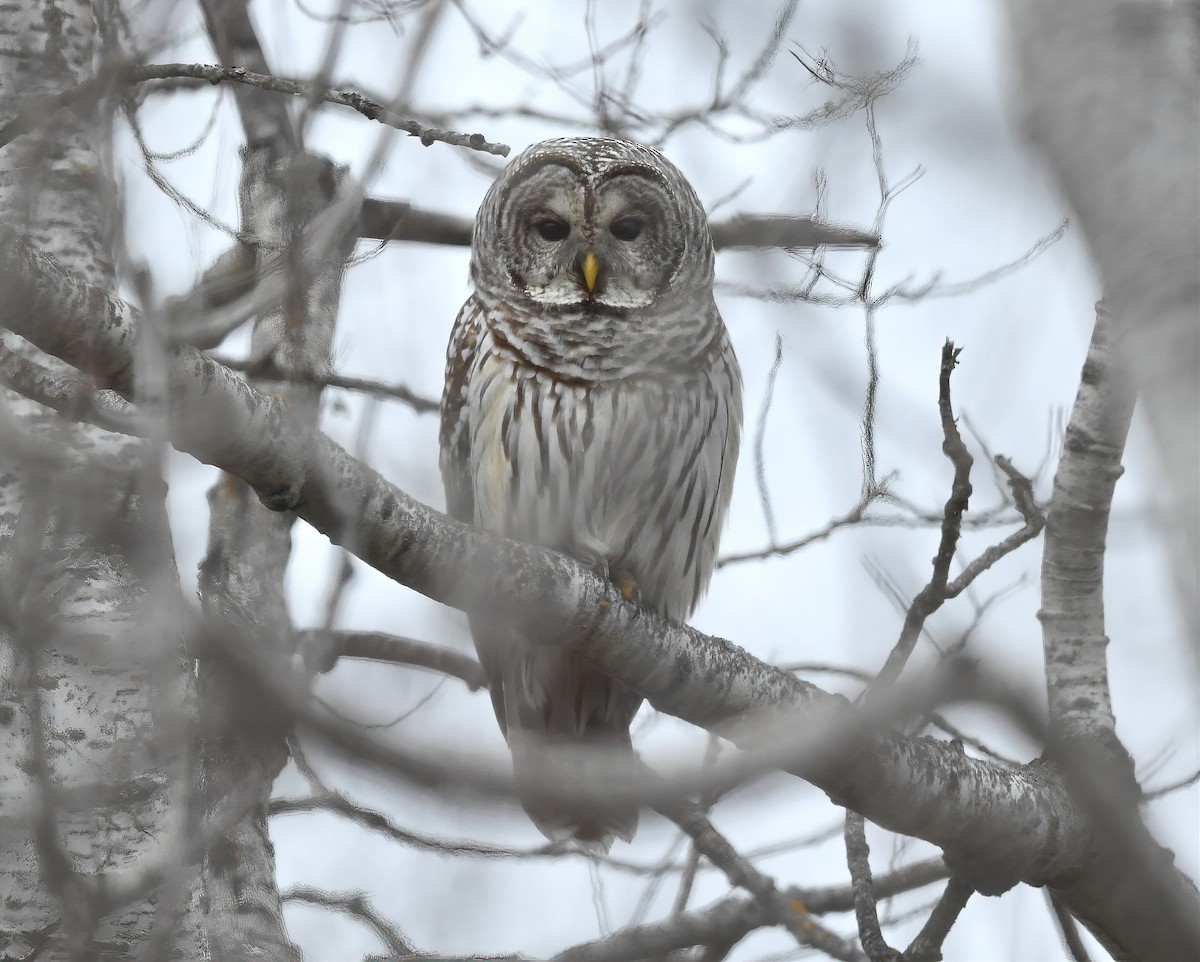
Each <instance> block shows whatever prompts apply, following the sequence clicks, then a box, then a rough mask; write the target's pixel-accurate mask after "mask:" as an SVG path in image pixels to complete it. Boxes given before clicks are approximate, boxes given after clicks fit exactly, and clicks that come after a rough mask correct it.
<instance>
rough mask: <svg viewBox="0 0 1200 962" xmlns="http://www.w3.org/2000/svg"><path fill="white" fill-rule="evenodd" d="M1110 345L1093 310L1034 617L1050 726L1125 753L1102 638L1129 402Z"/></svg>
mask: <svg viewBox="0 0 1200 962" xmlns="http://www.w3.org/2000/svg"><path fill="white" fill-rule="evenodd" d="M1115 339H1116V327H1115V322H1114V318H1113V317H1112V316H1111V315H1110V314H1109V312H1108V311H1107V310H1105V308H1104V306H1103V304H1102V303H1101V304H1097V305H1096V326H1095V328H1094V329H1093V331H1092V341H1091V344H1090V345H1089V347H1088V354H1087V359H1086V360H1085V361H1084V364H1083V376H1082V378H1081V380H1080V384H1079V393H1078V395H1077V396H1076V398H1075V405H1074V407H1073V408H1072V410H1071V420H1070V421H1069V423H1068V424H1067V435H1066V441H1065V443H1064V445H1063V454H1062V460H1061V461H1060V462H1059V465H1058V471H1057V473H1056V474H1055V476H1054V498H1053V500H1052V501H1051V504H1050V512H1049V523H1048V527H1047V530H1046V550H1045V554H1044V555H1043V558H1042V609H1041V611H1040V612H1038V617H1039V619H1041V622H1042V644H1043V647H1044V649H1045V658H1046V688H1047V693H1048V695H1049V700H1050V720H1051V724H1052V725H1053V726H1054V727H1055V728H1056V730H1057V731H1058V732H1059V734H1061V735H1064V736H1066V737H1089V736H1091V737H1096V738H1100V739H1103V740H1105V741H1106V742H1108V743H1109V744H1110V745H1111V746H1112V747H1114V749H1115V751H1116V754H1117V755H1118V756H1121V757H1125V753H1124V749H1121V748H1120V746H1119V743H1116V731H1115V729H1116V720H1115V719H1114V718H1113V713H1112V700H1111V697H1110V695H1109V688H1108V664H1107V660H1106V657H1105V649H1106V648H1107V647H1108V637H1107V636H1106V635H1105V634H1104V547H1105V538H1106V537H1107V535H1108V515H1109V511H1110V510H1111V508H1112V498H1113V489H1114V488H1115V487H1116V483H1117V479H1118V478H1119V477H1120V476H1121V474H1122V471H1123V468H1122V467H1121V454H1122V452H1123V451H1124V449H1125V437H1126V435H1127V434H1128V432H1129V425H1130V422H1131V421H1132V419H1133V404H1134V391H1133V388H1132V385H1131V384H1130V383H1129V381H1128V380H1127V379H1126V377H1125V375H1124V372H1123V371H1122V369H1121V364H1120V360H1119V358H1118V355H1117V353H1116V344H1115ZM1126 761H1127V757H1126Z"/></svg>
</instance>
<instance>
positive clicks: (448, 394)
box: [438, 297, 482, 524]
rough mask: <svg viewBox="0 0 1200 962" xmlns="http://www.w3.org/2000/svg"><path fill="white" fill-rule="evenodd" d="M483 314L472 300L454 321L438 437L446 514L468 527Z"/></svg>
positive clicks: (472, 515) (472, 512)
mask: <svg viewBox="0 0 1200 962" xmlns="http://www.w3.org/2000/svg"><path fill="white" fill-rule="evenodd" d="M481 311H482V307H481V305H480V304H479V303H478V302H477V301H476V300H475V298H474V297H471V298H469V299H468V300H467V302H466V303H465V304H464V305H463V307H462V310H461V311H459V312H458V318H457V319H456V320H455V322H454V330H453V332H452V333H451V335H450V345H449V347H448V348H447V350H446V384H445V387H444V388H443V389H442V408H441V429H440V431H439V435H438V440H439V444H440V447H441V454H440V457H439V464H440V467H441V469H442V485H443V487H444V488H445V489H446V513H447V514H449V515H450V517H452V518H454V519H456V520H458V521H464V522H466V523H467V524H474V522H475V495H474V482H473V480H472V476H471V474H472V472H471V431H470V424H469V423H468V413H467V394H468V382H469V380H470V377H471V369H472V367H473V366H474V363H475V354H476V351H477V350H478V347H479V338H480V334H481V327H482V324H481Z"/></svg>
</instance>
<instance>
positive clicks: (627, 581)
mask: <svg viewBox="0 0 1200 962" xmlns="http://www.w3.org/2000/svg"><path fill="white" fill-rule="evenodd" d="M615 583H616V586H617V590H618V591H620V592H621V597H623V598H624V599H625V600H626V601H632V602H635V603H636V602H637V601H638V599H639V598H640V597H641V594H642V593H641V590H640V589H639V588H638V583H637V579H636V578H635V577H634V576H633V575H632V574H630V573H629V572H628V571H622V572H620V573H619V574H618V575H617V577H616V579H615Z"/></svg>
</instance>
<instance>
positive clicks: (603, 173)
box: [471, 137, 713, 313]
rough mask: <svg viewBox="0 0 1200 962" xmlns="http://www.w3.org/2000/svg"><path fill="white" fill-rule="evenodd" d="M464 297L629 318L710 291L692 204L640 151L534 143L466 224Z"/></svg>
mask: <svg viewBox="0 0 1200 962" xmlns="http://www.w3.org/2000/svg"><path fill="white" fill-rule="evenodd" d="M471 277H472V280H473V281H474V283H475V286H476V289H477V290H479V291H482V292H485V293H488V292H491V293H493V294H497V295H503V296H504V298H505V299H506V300H508V301H509V302H511V301H513V300H514V299H517V300H521V301H524V302H525V303H527V304H530V305H536V306H537V307H540V308H544V309H548V310H549V311H550V312H552V313H554V312H560V311H561V312H567V313H576V312H580V311H582V312H585V313H596V312H608V313H623V312H628V311H637V312H641V310H642V309H647V308H655V309H661V308H664V307H667V306H669V304H670V303H671V302H672V301H674V300H676V299H678V298H681V297H687V298H692V299H694V298H695V297H696V296H697V294H698V293H700V292H702V291H708V290H710V289H711V286H712V277H713V247H712V237H711V235H710V234H709V230H708V220H707V218H706V217H705V214H704V208H703V206H702V205H701V203H700V199H699V198H698V197H697V196H696V192H695V191H694V190H693V189H692V186H691V185H690V184H689V183H688V182H687V180H686V179H685V178H684V176H683V174H682V173H680V171H679V169H678V168H677V167H676V166H675V165H674V164H672V163H671V162H670V161H669V160H667V159H666V158H665V157H664V156H663V155H662V154H660V153H659V152H658V151H657V150H655V149H653V148H652V147H646V146H643V145H642V144H635V143H632V142H630V141H625V140H612V139H608V138H603V137H564V138H560V139H557V140H546V141H543V142H542V143H539V144H534V145H533V146H532V147H530V148H529V149H528V150H526V151H525V152H524V153H522V154H521V155H520V156H519V157H517V158H516V160H514V161H513V162H512V163H511V164H509V166H508V167H507V168H505V170H504V172H503V173H502V174H501V175H500V177H499V179H498V180H497V181H496V182H495V184H493V185H492V188H491V190H489V191H488V194H487V196H486V197H485V198H484V201H483V204H482V206H481V207H480V208H479V215H478V216H477V217H476V219H475V235H474V240H473V242H472V254H471Z"/></svg>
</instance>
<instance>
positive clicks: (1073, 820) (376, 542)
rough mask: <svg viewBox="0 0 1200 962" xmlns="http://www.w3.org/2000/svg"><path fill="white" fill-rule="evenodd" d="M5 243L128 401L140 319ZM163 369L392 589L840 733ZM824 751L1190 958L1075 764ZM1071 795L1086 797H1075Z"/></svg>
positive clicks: (835, 710)
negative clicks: (524, 620) (484, 614)
mask: <svg viewBox="0 0 1200 962" xmlns="http://www.w3.org/2000/svg"><path fill="white" fill-rule="evenodd" d="M0 241H3V243H0V287H2V288H3V289H4V290H5V291H6V293H7V295H8V299H7V302H6V304H7V310H6V312H5V313H4V315H3V323H4V324H5V325H6V326H8V327H9V328H10V329H12V330H13V331H14V332H15V333H18V334H20V335H22V336H24V337H27V338H29V339H30V340H31V341H33V342H34V343H36V344H37V345H38V346H39V347H41V348H42V349H43V350H45V351H47V352H49V353H52V354H55V355H57V356H60V357H62V358H63V359H64V360H66V361H68V362H69V363H72V364H74V365H76V366H77V367H80V368H83V369H86V370H87V371H88V372H89V373H90V374H91V375H92V376H93V377H94V378H96V380H97V381H98V383H100V384H101V385H103V386H105V387H111V388H113V389H114V390H117V391H119V392H120V393H122V394H123V395H125V396H126V397H129V396H130V395H131V393H132V391H133V384H132V379H131V371H132V361H133V351H132V347H133V344H134V343H135V341H136V338H137V336H138V332H139V318H138V317H137V315H136V312H135V311H134V310H133V309H132V308H131V307H130V306H129V305H128V304H126V303H124V302H123V301H121V300H119V299H118V298H116V297H114V296H113V295H111V294H109V293H108V292H106V291H104V290H101V289H99V288H95V287H92V286H90V285H88V284H87V283H85V282H84V281H83V280H82V279H80V278H78V277H76V276H74V275H72V274H70V273H69V272H67V271H64V270H63V269H62V268H61V267H60V266H59V265H58V264H57V263H56V262H55V261H54V260H53V259H52V258H50V257H47V256H46V255H43V254H41V253H39V252H37V251H35V250H32V249H31V248H29V247H28V246H27V245H25V244H24V243H22V242H21V241H20V240H19V239H18V238H17V237H16V236H14V235H13V234H11V232H4V233H3V234H2V235H0ZM141 334H142V336H148V335H147V332H146V331H145V330H144V329H143V330H142V331H141ZM166 368H167V369H166V370H165V371H164V372H163V374H164V377H165V378H166V381H167V385H168V388H169V399H170V400H169V412H168V413H169V424H170V432H171V437H172V441H173V443H175V444H176V446H177V447H179V448H180V449H181V450H185V451H188V452H190V453H192V454H194V455H195V456H196V457H198V458H200V459H201V460H204V461H207V462H209V463H213V464H217V465H218V466H220V467H222V468H224V469H225V470H227V471H230V472H231V473H234V474H236V475H238V476H239V477H241V478H243V479H245V480H246V481H248V482H249V483H250V484H251V485H252V486H253V487H254V489H255V491H256V492H257V493H258V496H259V498H260V499H261V500H262V501H263V503H264V504H266V505H267V506H268V507H271V508H273V509H276V510H287V509H290V510H293V511H295V512H296V513H297V514H298V515H299V516H300V517H302V518H304V519H305V520H307V521H309V522H310V523H311V524H312V525H313V526H314V527H316V528H317V529H318V530H320V531H322V532H323V533H325V534H326V535H327V536H328V537H329V538H330V539H331V540H333V541H334V542H335V543H338V544H342V545H345V546H347V547H349V548H350V549H351V550H353V551H354V553H355V554H356V555H358V556H359V557H360V558H362V559H363V560H364V561H366V562H367V563H368V564H371V565H372V566H374V567H376V568H377V569H379V570H380V571H382V572H383V573H385V574H386V575H388V576H389V577H391V578H393V579H395V580H397V581H399V582H400V583H402V584H406V585H408V586H409V587H412V588H414V589H416V590H418V591H420V592H422V593H423V594H426V595H427V596H429V597H431V598H434V599H436V600H438V601H441V602H443V603H445V604H449V605H452V606H454V607H457V608H462V609H468V610H477V611H488V610H511V608H512V606H513V605H514V603H516V604H519V605H520V606H522V607H525V606H528V610H533V611H536V612H538V620H539V622H542V623H548V624H552V625H554V626H555V629H554V635H555V637H563V638H571V639H573V640H574V641H575V643H576V644H577V647H578V650H579V651H580V652H581V653H582V654H583V655H584V657H586V658H588V659H589V660H591V661H592V662H594V663H595V664H596V665H597V667H599V668H600V669H601V670H603V671H605V672H606V673H608V674H611V675H613V676H614V677H616V678H618V679H620V680H621V681H622V682H624V683H626V684H628V685H630V686H632V687H634V688H636V689H637V690H638V691H639V692H641V693H642V694H644V695H645V696H646V697H647V698H648V699H649V700H650V701H651V703H652V704H653V705H654V706H655V707H656V708H658V709H660V710H662V711H665V712H668V713H670V714H674V715H676V716H678V717H680V718H683V719H684V720H686V721H688V722H690V723H692V724H696V725H700V726H703V727H705V728H708V729H710V730H713V731H716V732H718V733H719V734H722V735H723V736H725V737H728V738H730V739H731V740H733V741H735V743H739V744H742V745H743V746H746V747H757V746H758V745H759V742H758V737H759V732H760V731H761V729H760V727H759V726H758V725H748V724H747V723H748V722H753V721H759V722H761V721H762V720H763V719H764V717H766V718H778V717H780V715H779V713H781V712H784V711H786V712H787V713H789V714H788V716H787V717H788V718H789V724H790V728H791V730H794V729H795V725H796V721H795V719H796V716H797V715H799V716H803V715H804V714H806V713H809V712H813V711H825V712H828V713H829V715H828V716H827V717H831V718H836V717H842V718H845V719H847V721H848V722H852V718H851V716H850V715H848V714H845V705H844V702H843V701H842V700H841V699H838V698H836V697H834V696H830V695H828V694H827V693H825V692H822V691H821V690H820V689H818V688H816V687H814V686H812V685H808V684H806V683H804V682H802V681H800V680H798V679H796V678H794V677H792V676H791V675H789V674H787V673H786V672H782V671H780V670H778V669H776V668H774V667H772V666H770V665H766V664H764V663H763V662H761V661H758V660H757V659H755V658H753V657H751V656H750V655H749V654H747V653H746V652H745V651H743V650H742V649H740V648H738V647H737V646H735V645H732V644H730V643H729V642H727V641H725V640H723V639H719V638H713V637H710V636H707V635H704V634H702V633H700V632H698V631H695V630H694V629H692V628H690V627H688V626H685V625H680V624H676V623H672V622H668V621H664V620H662V619H661V618H658V617H657V616H655V615H654V614H652V613H651V612H649V611H647V610H645V609H642V608H639V607H638V606H636V605H634V604H631V603H629V602H626V601H625V599H624V598H623V597H622V595H621V594H620V592H619V591H618V589H617V588H616V587H615V586H614V585H613V584H612V583H610V582H608V581H607V580H605V579H603V578H601V577H600V576H599V575H597V574H596V573H595V572H594V571H592V570H591V569H590V568H588V567H587V566H585V565H581V564H579V563H578V562H575V561H573V560H572V559H569V558H567V557H565V556H563V555H560V554H557V553H555V552H551V551H546V550H543V549H538V548H535V547H532V546H529V545H523V544H517V543H514V542H508V541H504V540H501V539H497V538H495V537H491V536H488V535H485V534H483V533H481V532H479V531H477V530H474V529H472V528H470V527H468V526H466V525H462V524H459V523H457V522H454V521H452V520H450V519H449V518H447V517H445V516H444V515H441V514H439V513H438V512H436V511H433V510H431V509H430V508H428V507H426V506H424V505H422V504H420V503H419V502H417V501H415V500H414V499H412V498H410V497H409V496H408V495H406V494H405V493H404V492H402V491H400V490H399V489H397V488H395V487H394V486H392V485H390V484H389V483H388V482H387V481H386V480H384V479H383V478H382V477H381V476H380V475H379V474H378V473H376V472H375V471H373V470H371V469H370V468H368V467H367V466H365V465H363V464H361V463H360V462H357V461H355V460H354V459H352V458H351V457H349V455H347V454H346V452H345V451H344V450H342V449H341V448H340V447H339V446H338V445H336V444H335V443H333V442H332V441H331V440H329V439H328V438H327V437H325V436H323V435H319V434H313V433H312V432H310V431H308V430H306V429H304V427H303V425H302V424H301V423H300V422H299V421H298V419H297V418H295V417H294V416H293V414H292V413H291V412H290V411H289V410H288V409H287V408H286V406H284V405H283V404H281V403H280V402H278V401H276V400H273V399H269V398H266V397H263V396H262V395H260V394H258V393H257V392H255V391H253V390H252V389H251V388H250V387H249V386H248V385H247V384H246V383H245V382H244V381H243V380H242V379H241V378H239V377H238V376H237V375H235V374H234V373H233V372H231V371H229V370H228V369H226V368H223V367H221V366H220V365H218V364H216V363H215V362H213V361H212V359H211V358H208V357H206V356H204V355H203V354H201V353H200V352H198V351H196V350H194V349H192V348H189V347H186V346H181V347H179V348H178V349H177V350H176V352H175V353H174V354H173V355H170V356H168V358H167V364H166ZM793 712H794V713H796V715H792V714H790V713H793ZM839 713H841V714H839ZM851 727H852V729H853V725H852V726H851ZM835 743H836V745H837V750H832V749H827V750H825V751H823V752H816V753H814V754H812V755H809V756H806V761H805V762H804V764H803V765H798V764H792V765H790V766H788V768H789V770H792V771H794V772H795V773H796V774H798V775H800V776H801V777H804V778H806V779H807V780H809V781H811V782H813V783H814V784H816V785H818V786H819V787H821V788H822V789H824V790H825V791H826V792H828V793H829V794H830V795H831V796H833V797H834V798H835V799H836V800H837V801H838V802H839V803H841V804H844V805H846V806H848V807H850V808H853V809H854V810H856V811H859V812H861V813H862V814H863V815H865V816H866V817H867V818H870V819H871V820H872V821H873V822H876V823H877V824H880V825H882V826H884V827H887V828H889V829H891V830H893V831H896V832H901V833H904V834H906V835H913V836H916V837H919V838H924V839H927V840H929V841H931V842H933V843H934V844H936V845H939V846H940V847H942V848H943V850H944V851H945V853H946V858H947V862H948V863H949V864H951V866H952V868H953V869H954V871H955V874H956V875H959V876H961V877H962V878H963V880H964V881H965V882H967V883H968V884H970V885H971V886H973V887H974V888H976V889H978V890H980V891H981V892H984V893H985V894H986V893H988V892H997V891H1002V890H1003V889H1005V888H1007V887H1009V886H1011V885H1012V884H1014V883H1016V882H1017V881H1026V882H1029V883H1031V884H1035V885H1044V884H1050V885H1053V886H1054V887H1055V888H1056V890H1057V891H1058V893H1059V895H1060V897H1061V898H1062V900H1063V902H1064V904H1066V905H1067V906H1068V907H1069V908H1070V909H1071V911H1072V912H1074V913H1075V914H1076V915H1078V916H1080V917H1081V918H1086V919H1087V920H1088V922H1089V924H1090V925H1093V926H1097V927H1099V928H1100V929H1101V930H1103V931H1104V933H1105V935H1106V937H1107V939H1108V940H1109V941H1110V942H1111V943H1112V944H1114V945H1118V946H1120V947H1121V949H1122V952H1123V953H1124V954H1126V955H1129V956H1132V957H1152V958H1171V957H1181V958H1182V957H1188V956H1196V955H1198V954H1200V944H1198V943H1197V934H1196V931H1195V925H1194V921H1195V917H1196V913H1197V908H1198V906H1200V899H1198V898H1197V894H1196V891H1195V888H1194V886H1192V885H1191V884H1190V883H1189V882H1188V881H1187V880H1186V878H1185V877H1183V876H1182V875H1181V874H1180V873H1179V872H1178V870H1176V869H1175V868H1174V867H1173V866H1172V865H1170V863H1169V861H1168V860H1167V859H1166V858H1164V857H1163V855H1162V853H1161V851H1160V850H1159V849H1158V848H1157V846H1154V845H1153V843H1152V842H1148V841H1147V839H1148V834H1147V833H1146V832H1145V830H1144V827H1143V826H1141V824H1140V822H1137V821H1136V819H1134V820H1132V821H1131V820H1129V819H1128V818H1124V817H1123V816H1122V814H1121V813H1120V812H1117V813H1113V812H1111V811H1110V810H1109V809H1106V808H1104V802H1105V798H1104V795H1103V793H1101V792H1098V791H1095V790H1094V788H1093V787H1092V782H1091V781H1089V771H1088V769H1087V768H1086V765H1085V764H1084V763H1086V761H1087V759H1086V757H1084V758H1081V759H1079V760H1076V759H1074V758H1072V757H1071V756H1069V755H1068V756H1055V759H1054V761H1055V762H1056V763H1058V764H1062V765H1064V766H1066V767H1067V769H1068V771H1069V774H1070V776H1071V783H1070V785H1069V784H1068V782H1067V780H1065V779H1064V777H1063V776H1062V774H1061V773H1059V772H1058V771H1056V768H1055V766H1054V765H1048V764H1034V765H1031V766H1027V767H1024V768H1019V769H1010V768H1006V767H1002V766H998V765H994V764H991V763H988V762H983V761H980V760H978V759H973V758H970V757H967V756H966V755H965V754H963V753H962V752H961V750H958V749H956V748H955V747H954V746H953V745H949V744H945V743H941V742H937V741H935V740H932V739H928V738H910V737H907V736H905V735H902V734H899V733H896V732H883V733H880V734H878V735H876V736H874V737H870V738H866V739H864V740H863V741H861V742H855V749H854V751H850V752H848V751H846V746H845V745H841V743H840V742H839V741H838V740H837V739H834V740H833V742H832V743H831V744H835ZM1072 786H1074V788H1075V790H1078V791H1084V792H1086V793H1089V794H1088V795H1087V798H1088V802H1089V804H1087V805H1083V804H1080V800H1079V798H1077V797H1075V795H1074V794H1073V789H1072ZM1079 786H1082V788H1080V787H1079ZM1123 819H1124V820H1123ZM1131 853H1133V854H1131ZM1135 856H1136V857H1135ZM1118 882H1120V883H1121V884H1117V883H1118Z"/></svg>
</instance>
